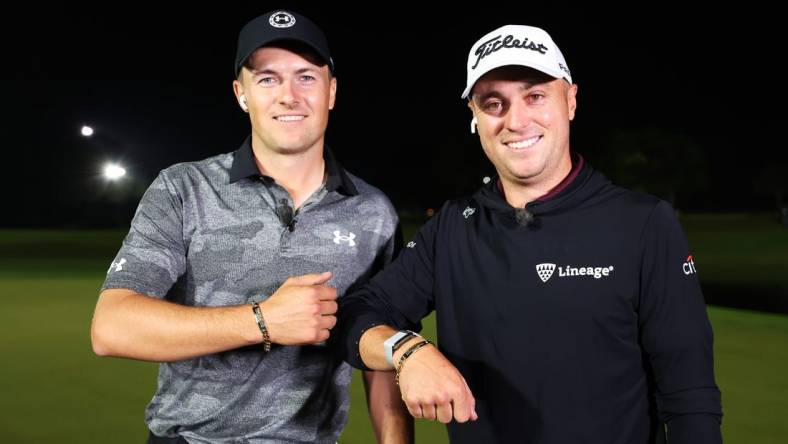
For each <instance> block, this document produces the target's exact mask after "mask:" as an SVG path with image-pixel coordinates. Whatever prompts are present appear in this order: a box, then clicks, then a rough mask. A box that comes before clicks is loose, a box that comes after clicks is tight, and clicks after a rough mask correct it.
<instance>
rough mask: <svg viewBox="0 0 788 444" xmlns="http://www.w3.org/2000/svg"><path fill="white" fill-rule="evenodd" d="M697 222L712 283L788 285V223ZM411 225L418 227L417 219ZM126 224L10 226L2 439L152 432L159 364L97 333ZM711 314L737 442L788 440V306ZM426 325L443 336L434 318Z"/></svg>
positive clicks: (363, 426)
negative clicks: (97, 310)
mask: <svg viewBox="0 0 788 444" xmlns="http://www.w3.org/2000/svg"><path fill="white" fill-rule="evenodd" d="M686 225H687V229H688V237H689V238H690V245H691V246H692V249H693V253H694V254H695V256H696V257H699V258H702V261H699V262H700V264H703V265H702V269H701V265H700V264H699V265H698V267H699V269H700V275H701V277H702V279H704V283H705V282H706V279H713V280H715V282H721V283H723V284H724V283H725V282H727V281H731V280H733V281H735V282H736V283H739V284H746V283H747V279H746V278H744V277H742V276H743V275H744V276H746V275H748V274H749V271H747V272H744V273H738V272H737V273H732V272H730V270H739V269H741V268H742V267H744V268H745V269H746V270H749V268H747V267H752V269H753V270H755V269H756V268H758V267H765V268H766V269H767V270H771V271H770V272H769V273H767V274H768V276H761V275H760V274H757V273H754V272H753V274H752V275H754V276H758V277H759V278H760V277H763V278H764V279H767V278H768V279H770V282H772V283H773V284H774V285H776V286H782V287H788V286H786V281H787V280H788V273H787V272H786V271H788V270H786V268H785V267H786V266H785V259H784V258H786V257H788V254H786V253H787V252H788V237H786V232H788V230H785V229H784V228H782V227H779V226H773V225H769V224H768V223H766V222H764V221H763V220H760V219H759V220H758V221H757V223H752V222H750V223H748V222H746V221H745V222H741V220H735V218H734V220H733V221H731V220H728V221H727V222H726V221H725V220H722V221H720V219H719V218H717V219H714V218H712V220H711V221H710V220H708V219H706V220H704V219H703V218H696V219H695V220H692V221H690V222H688V223H686ZM408 228H409V230H408V231H409V233H410V232H412V231H413V229H414V227H408ZM781 230H782V231H781ZM409 233H406V240H407V239H408V238H409V237H410V236H409ZM124 234H125V232H119V231H97V232H96V231H92V232H88V231H18V230H13V231H12V230H0V297H2V301H3V309H2V311H0V352H2V356H3V357H4V359H3V365H2V366H0V381H1V382H0V384H2V397H0V430H2V431H3V434H2V437H0V440H1V441H2V442H8V443H42V442H58V443H92V442H96V443H98V442H113V443H142V442H144V437H145V434H146V428H145V424H144V422H143V409H144V407H145V405H146V404H147V402H148V401H149V399H150V397H151V395H152V394H153V390H154V388H155V374H156V365H155V364H150V363H141V362H135V361H130V360H123V359H112V358H98V357H96V356H94V355H93V353H92V351H91V348H90V340H89V327H90V318H91V316H92V311H93V305H94V304H95V300H96V296H97V293H98V288H99V286H100V284H101V282H102V279H103V275H104V272H105V270H106V268H107V267H108V266H109V262H110V261H111V260H112V258H113V257H114V254H115V252H116V251H117V248H118V246H119V242H120V240H121V239H122V237H123V235H124ZM726 244H727V245H728V246H727V247H726ZM736 251H738V252H739V253H740V254H741V255H739V253H736ZM741 258H745V260H744V261H743V260H742V259H741ZM756 259H757V260H756ZM750 261H754V264H753V263H751V262H750ZM726 267H727V268H726ZM719 270H728V272H727V273H725V272H721V271H719ZM752 275H751V276H752ZM726 280H727V281H726ZM709 315H710V317H711V320H712V324H713V326H714V332H715V358H716V370H717V381H718V384H719V385H720V387H721V389H722V392H723V409H724V412H725V417H724V420H723V432H724V436H725V442H726V443H759V444H760V443H778V442H784V441H785V436H787V435H788V423H787V422H786V421H785V418H786V414H788V376H786V375H788V316H786V315H772V314H763V313H757V312H750V311H743V310H734V309H726V308H718V307H711V308H710V309H709ZM425 330H426V331H427V334H428V335H429V336H432V337H433V338H434V321H433V319H432V318H430V319H429V320H428V321H427V322H425ZM352 396H353V398H352V399H353V403H352V407H351V413H350V422H349V424H348V427H347V429H346V431H345V433H344V434H343V436H342V439H341V442H342V443H369V442H374V438H373V436H372V432H371V428H370V426H369V421H368V419H367V414H366V406H365V401H364V394H363V389H362V387H361V384H360V383H359V381H358V375H356V379H355V380H354V384H353V388H352ZM417 424H418V427H417V439H418V440H419V441H420V442H428V443H441V442H447V439H446V433H445V429H444V427H443V426H442V425H440V424H437V423H429V422H425V421H418V422H417Z"/></svg>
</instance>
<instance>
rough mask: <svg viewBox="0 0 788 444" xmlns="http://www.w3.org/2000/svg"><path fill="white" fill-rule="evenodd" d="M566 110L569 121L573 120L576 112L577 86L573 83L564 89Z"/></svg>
mask: <svg viewBox="0 0 788 444" xmlns="http://www.w3.org/2000/svg"><path fill="white" fill-rule="evenodd" d="M566 109H567V111H568V114H569V120H570V121H572V120H574V119H575V111H576V110H577V84H576V83H573V84H571V85H569V88H567V89H566Z"/></svg>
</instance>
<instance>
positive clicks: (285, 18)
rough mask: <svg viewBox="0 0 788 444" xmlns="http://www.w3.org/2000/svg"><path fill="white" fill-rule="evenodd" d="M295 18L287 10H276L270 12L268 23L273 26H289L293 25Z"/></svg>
mask: <svg viewBox="0 0 788 444" xmlns="http://www.w3.org/2000/svg"><path fill="white" fill-rule="evenodd" d="M295 22H296V19H295V17H293V14H290V13H289V12H287V11H277V12H274V13H273V14H271V18H269V19H268V23H270V24H271V26H273V27H274V28H289V27H291V26H293V25H295Z"/></svg>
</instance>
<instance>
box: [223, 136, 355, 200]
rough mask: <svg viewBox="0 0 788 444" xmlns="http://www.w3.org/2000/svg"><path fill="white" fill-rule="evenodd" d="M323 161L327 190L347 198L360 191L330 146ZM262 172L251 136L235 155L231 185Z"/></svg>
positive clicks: (257, 175)
mask: <svg viewBox="0 0 788 444" xmlns="http://www.w3.org/2000/svg"><path fill="white" fill-rule="evenodd" d="M323 160H325V163H326V174H327V176H328V179H326V190H328V191H339V192H340V193H342V194H345V195H347V196H355V195H357V194H358V190H357V189H356V186H355V185H354V184H353V182H352V181H351V180H350V177H348V175H347V172H346V171H345V170H344V168H342V166H341V165H340V164H339V162H337V159H336V157H334V153H332V152H331V149H330V148H329V147H328V146H324V147H323ZM259 176H260V170H259V169H258V168H257V163H256V162H255V157H254V151H253V150H252V137H251V136H249V137H247V138H246V140H244V143H243V144H241V147H240V148H238V149H237V150H236V151H235V152H234V153H233V164H232V166H231V167H230V183H234V182H237V181H239V180H241V179H243V178H246V177H259Z"/></svg>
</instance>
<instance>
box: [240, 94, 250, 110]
mask: <svg viewBox="0 0 788 444" xmlns="http://www.w3.org/2000/svg"><path fill="white" fill-rule="evenodd" d="M240 99H241V101H240V102H239V105H241V109H242V110H244V111H246V112H249V106H248V105H247V104H246V96H245V95H243V94H241V97H240Z"/></svg>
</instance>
